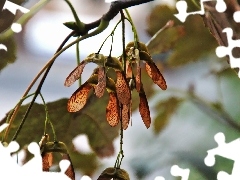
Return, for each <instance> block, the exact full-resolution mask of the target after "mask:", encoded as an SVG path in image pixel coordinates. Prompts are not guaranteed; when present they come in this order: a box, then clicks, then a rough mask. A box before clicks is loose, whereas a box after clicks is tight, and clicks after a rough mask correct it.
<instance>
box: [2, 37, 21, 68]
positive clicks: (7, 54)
mask: <svg viewBox="0 0 240 180" xmlns="http://www.w3.org/2000/svg"><path fill="white" fill-rule="evenodd" d="M0 44H4V45H5V46H6V47H7V51H5V50H3V49H0V71H1V70H2V69H3V68H5V67H6V66H7V65H8V64H10V63H14V62H15V60H16V53H17V47H16V43H15V40H14V38H13V37H9V38H7V39H1V37H0Z"/></svg>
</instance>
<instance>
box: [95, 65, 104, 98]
mask: <svg viewBox="0 0 240 180" xmlns="http://www.w3.org/2000/svg"><path fill="white" fill-rule="evenodd" d="M98 69H99V70H98V83H97V85H96V87H95V94H96V96H97V97H98V98H100V97H102V96H103V94H104V92H105V88H106V73H105V68H104V67H99V68H98Z"/></svg>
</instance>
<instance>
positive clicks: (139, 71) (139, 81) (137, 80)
mask: <svg viewBox="0 0 240 180" xmlns="http://www.w3.org/2000/svg"><path fill="white" fill-rule="evenodd" d="M135 80H136V90H137V92H140V88H141V67H140V66H139V64H138V66H137V75H136V77H135Z"/></svg>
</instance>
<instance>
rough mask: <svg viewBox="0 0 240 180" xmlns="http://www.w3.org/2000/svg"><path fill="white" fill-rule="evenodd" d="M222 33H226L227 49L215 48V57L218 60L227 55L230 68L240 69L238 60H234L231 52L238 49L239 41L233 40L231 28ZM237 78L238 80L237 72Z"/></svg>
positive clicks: (222, 47) (239, 73)
mask: <svg viewBox="0 0 240 180" xmlns="http://www.w3.org/2000/svg"><path fill="white" fill-rule="evenodd" d="M223 32H224V33H226V35H227V39H228V47H225V46H218V47H217V48H216V55H217V56H218V57H220V58H222V57H224V56H226V55H228V56H229V60H230V67H231V68H240V58H235V57H234V56H233V54H232V50H233V48H235V47H240V39H237V40H233V39H232V38H233V30H232V29H231V28H225V29H223ZM238 77H239V78H240V71H239V72H238Z"/></svg>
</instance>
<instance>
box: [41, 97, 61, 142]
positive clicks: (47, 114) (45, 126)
mask: <svg viewBox="0 0 240 180" xmlns="http://www.w3.org/2000/svg"><path fill="white" fill-rule="evenodd" d="M39 95H40V96H41V99H42V101H43V105H44V109H45V113H46V119H45V122H44V132H43V135H45V134H46V129H47V123H49V124H50V126H51V128H52V133H53V139H54V142H55V141H57V137H56V131H55V128H54V126H53V124H52V121H51V120H50V118H49V113H48V107H47V104H46V102H45V100H44V98H43V95H42V93H39Z"/></svg>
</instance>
